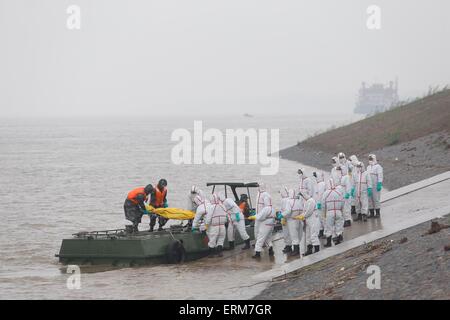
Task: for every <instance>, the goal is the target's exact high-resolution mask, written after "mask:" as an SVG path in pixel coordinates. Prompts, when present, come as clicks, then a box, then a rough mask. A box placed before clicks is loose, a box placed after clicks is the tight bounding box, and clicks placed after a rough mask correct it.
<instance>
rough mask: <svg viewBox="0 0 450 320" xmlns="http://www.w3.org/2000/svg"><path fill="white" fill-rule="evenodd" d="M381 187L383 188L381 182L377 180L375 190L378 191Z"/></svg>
mask: <svg viewBox="0 0 450 320" xmlns="http://www.w3.org/2000/svg"><path fill="white" fill-rule="evenodd" d="M381 188H383V182H378V183H377V191H378V192H380V191H381Z"/></svg>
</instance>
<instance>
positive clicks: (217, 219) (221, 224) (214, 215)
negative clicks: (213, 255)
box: [205, 194, 228, 255]
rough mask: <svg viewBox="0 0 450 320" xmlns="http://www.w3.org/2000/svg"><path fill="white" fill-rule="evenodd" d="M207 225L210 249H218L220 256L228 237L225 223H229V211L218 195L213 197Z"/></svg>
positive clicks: (209, 207) (207, 216)
mask: <svg viewBox="0 0 450 320" xmlns="http://www.w3.org/2000/svg"><path fill="white" fill-rule="evenodd" d="M207 211H208V212H207V214H206V218H205V224H206V225H207V231H206V233H207V235H208V238H209V242H208V247H209V248H211V249H214V248H217V249H218V253H219V255H220V254H221V250H222V248H223V243H224V241H225V236H226V228H225V223H227V220H228V218H227V211H226V209H225V207H224V206H223V204H222V202H221V201H220V199H219V197H218V196H217V195H216V194H213V195H212V199H211V205H209V206H208V207H207Z"/></svg>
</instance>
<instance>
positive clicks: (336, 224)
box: [322, 179, 344, 247]
mask: <svg viewBox="0 0 450 320" xmlns="http://www.w3.org/2000/svg"><path fill="white" fill-rule="evenodd" d="M343 207H344V196H343V194H342V188H340V187H336V186H335V185H334V182H333V179H329V180H328V183H327V190H326V191H325V193H324V194H323V196H322V210H323V211H324V212H325V217H326V224H325V236H326V237H327V244H326V245H325V246H326V247H330V246H331V238H332V237H333V236H334V237H335V243H336V244H338V243H340V242H341V241H342V233H343V231H344V218H343V216H342V208H343Z"/></svg>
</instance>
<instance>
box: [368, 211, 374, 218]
mask: <svg viewBox="0 0 450 320" xmlns="http://www.w3.org/2000/svg"><path fill="white" fill-rule="evenodd" d="M374 217H375V209H369V219H372V218H374Z"/></svg>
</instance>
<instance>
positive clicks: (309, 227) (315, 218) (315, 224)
mask: <svg viewBox="0 0 450 320" xmlns="http://www.w3.org/2000/svg"><path fill="white" fill-rule="evenodd" d="M300 197H302V198H303V213H302V214H300V216H299V218H300V220H301V221H303V222H304V224H305V225H306V228H305V240H306V245H307V249H306V252H305V253H304V254H303V255H304V256H307V255H310V254H312V253H313V248H314V253H316V252H319V251H320V240H319V231H320V219H319V212H318V210H316V200H314V198H311V197H310V196H308V195H307V194H303V193H300Z"/></svg>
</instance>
